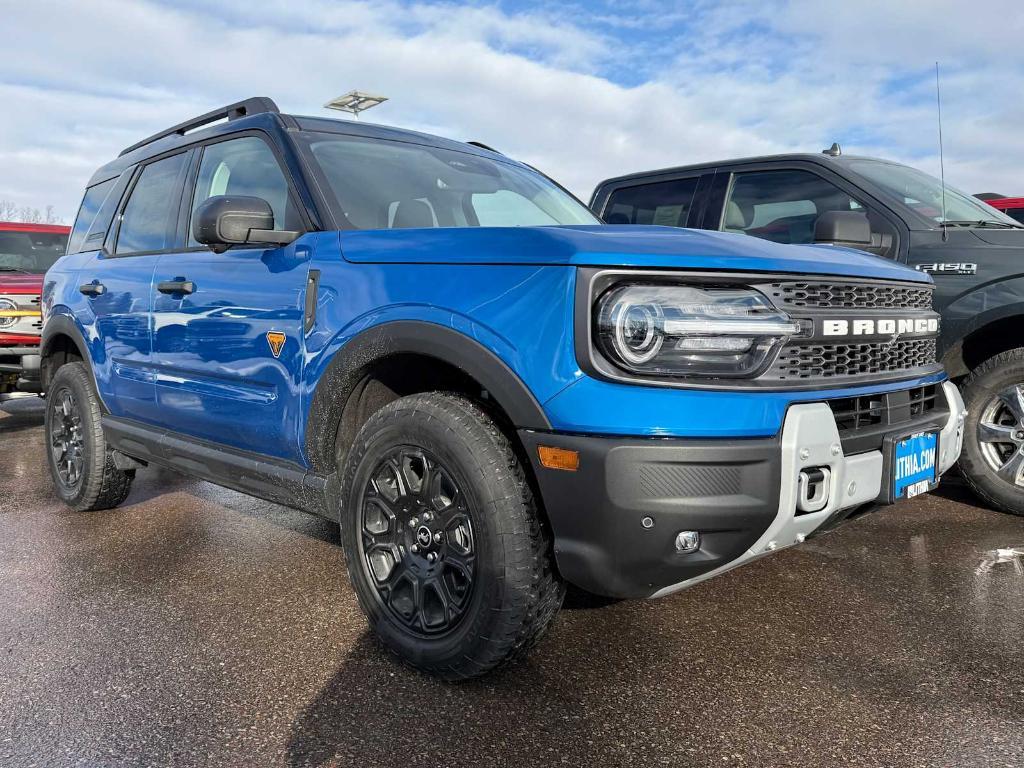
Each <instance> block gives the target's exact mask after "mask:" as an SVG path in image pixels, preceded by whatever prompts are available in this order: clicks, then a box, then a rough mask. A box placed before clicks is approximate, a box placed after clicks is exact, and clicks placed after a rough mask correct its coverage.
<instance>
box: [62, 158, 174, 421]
mask: <svg viewBox="0 0 1024 768" xmlns="http://www.w3.org/2000/svg"><path fill="white" fill-rule="evenodd" d="M188 161H189V153H188V152H187V151H186V152H179V153H177V154H174V155H170V156H168V157H163V158H160V159H157V160H154V161H151V162H148V163H146V164H144V165H141V166H139V167H138V168H137V169H136V170H135V172H134V174H133V175H132V177H131V181H130V184H129V187H128V192H127V195H125V196H124V199H123V200H122V201H121V204H120V206H119V208H118V212H117V215H116V217H115V218H114V221H113V223H112V225H111V227H110V231H109V233H107V234H106V235H103V234H100V233H99V232H91V233H88V234H86V233H85V232H82V233H81V236H82V237H83V238H84V239H83V240H81V245H78V243H77V242H76V243H74V246H75V247H76V248H82V249H83V250H84V249H85V248H88V247H89V246H90V245H93V244H94V245H96V246H99V245H100V244H101V243H102V244H103V248H102V249H101V250H98V251H96V252H95V254H94V255H93V256H92V258H91V259H90V260H89V261H87V262H86V263H85V264H84V265H83V267H82V269H81V270H80V272H79V277H78V282H79V283H80V286H79V291H80V292H81V293H82V294H83V297H84V299H83V301H84V305H85V307H84V311H82V312H80V313H79V317H80V319H81V321H82V323H83V325H84V326H85V331H86V338H87V340H88V342H89V343H90V346H91V349H90V355H91V357H92V364H93V370H94V372H95V375H96V384H97V387H98V388H99V391H100V394H101V396H102V397H103V401H104V403H105V404H106V406H107V408H109V409H110V412H111V413H112V414H113V415H114V416H121V417H125V418H131V419H136V420H141V421H146V422H154V421H155V420H156V418H157V417H156V410H157V406H156V397H155V392H154V388H153V381H154V374H153V369H152V362H153V360H152V327H151V324H150V311H151V309H152V284H153V271H154V269H155V268H156V264H157V261H158V260H159V258H160V254H161V253H164V252H166V251H167V249H168V248H170V247H172V246H173V243H174V237H175V228H176V225H177V219H178V206H179V204H180V200H181V191H182V184H183V180H184V178H185V173H186V170H187V168H188ZM109 183H111V185H112V186H111V189H110V190H109V192H107V193H106V194H108V195H112V196H114V198H113V199H114V200H115V201H116V200H117V199H118V198H117V195H118V185H117V184H115V183H113V182H109ZM100 191H101V192H102V190H100ZM108 199H109V198H108ZM80 215H81V214H80ZM76 229H77V225H76ZM104 238H105V240H104Z"/></svg>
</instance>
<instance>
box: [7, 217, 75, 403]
mask: <svg viewBox="0 0 1024 768" xmlns="http://www.w3.org/2000/svg"><path fill="white" fill-rule="evenodd" d="M70 231H71V230H70V228H69V227H61V226H55V225H52V224H16V223H14V222H8V221H0V397H3V396H5V395H8V394H10V393H11V392H16V391H20V392H39V391H40V383H39V337H40V334H41V333H42V329H43V318H42V315H40V312H39V297H40V294H41V293H42V291H43V275H44V274H45V272H46V270H48V269H49V268H50V266H51V265H52V264H53V263H54V262H55V261H56V260H57V259H59V258H60V257H61V256H63V255H64V251H65V249H66V248H67V243H68V233H69V232H70Z"/></svg>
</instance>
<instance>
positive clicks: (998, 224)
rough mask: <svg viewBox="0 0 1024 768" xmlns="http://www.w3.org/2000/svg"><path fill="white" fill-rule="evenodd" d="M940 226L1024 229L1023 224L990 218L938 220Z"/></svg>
mask: <svg viewBox="0 0 1024 768" xmlns="http://www.w3.org/2000/svg"><path fill="white" fill-rule="evenodd" d="M939 226H942V227H993V228H996V229H1024V225H1021V224H1010V223H1009V222H1006V221H993V220H992V219H977V220H975V221H940V222H939Z"/></svg>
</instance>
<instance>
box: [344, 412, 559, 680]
mask: <svg viewBox="0 0 1024 768" xmlns="http://www.w3.org/2000/svg"><path fill="white" fill-rule="evenodd" d="M342 501H343V504H342V513H341V517H342V520H341V538H342V543H343V545H344V548H345V558H346V561H347V565H348V571H349V576H350V577H351V580H352V585H353V588H354V589H355V593H356V596H357V597H358V599H359V603H360V606H361V607H362V609H363V612H364V613H365V614H366V616H367V619H368V621H369V624H370V627H371V629H373V631H374V632H375V633H376V635H377V636H378V638H379V639H380V640H381V642H382V643H383V644H384V646H385V647H386V648H388V649H389V650H391V651H392V652H394V653H395V654H397V655H398V656H399V657H400V658H401V659H402V660H403V661H405V662H407V663H409V664H411V665H412V666H414V667H416V668H418V669H420V670H423V671H425V672H429V673H431V674H434V675H437V676H439V677H442V678H446V679H464V678H469V677H475V676H477V675H482V674H484V673H486V672H489V671H491V670H492V669H494V668H496V667H498V666H500V665H502V664H504V663H506V662H508V661H510V660H512V659H514V658H517V657H519V656H521V655H523V654H525V653H526V652H527V651H528V650H529V649H530V648H532V647H533V646H534V645H535V644H536V642H537V641H538V640H539V639H540V638H541V637H542V636H543V634H544V632H545V631H546V630H547V629H548V627H549V626H550V624H551V622H552V619H553V618H554V616H555V614H556V613H557V612H558V609H559V608H560V607H561V604H562V599H563V597H564V594H565V588H564V585H563V584H562V582H561V580H560V579H559V578H558V576H557V575H556V573H555V570H554V565H553V559H552V546H551V539H550V536H549V534H548V533H547V530H546V526H545V525H544V523H543V521H542V520H541V518H540V515H539V513H538V509H537V505H536V502H535V500H534V497H533V493H532V491H531V489H530V485H529V483H528V482H527V480H526V477H525V475H524V472H523V468H522V466H521V465H520V463H519V461H518V459H517V458H516V454H515V452H514V451H513V450H512V446H511V445H510V443H509V441H508V439H507V438H506V437H505V435H504V434H503V433H502V432H501V431H500V430H499V429H498V427H497V426H496V425H495V423H494V422H493V421H492V420H491V419H490V418H489V417H488V416H487V414H486V413H484V411H483V410H481V409H480V408H479V407H478V406H476V405H474V404H473V403H472V402H470V401H469V400H467V399H465V398H463V397H459V396H456V395H452V394H445V393H439V392H433V393H426V394H419V395H412V396H409V397H404V398H401V399H400V400H396V401H394V402H392V403H389V404H388V405H386V406H384V407H383V408H381V409H380V410H379V411H377V412H376V413H375V414H374V415H373V416H371V417H370V419H369V420H368V421H367V422H366V424H365V425H363V427H362V429H361V430H360V431H359V434H358V435H357V436H356V439H355V441H354V443H353V445H352V446H351V448H350V450H349V451H348V454H347V457H346V461H345V467H344V472H343V479H342Z"/></svg>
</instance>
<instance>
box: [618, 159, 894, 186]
mask: <svg viewBox="0 0 1024 768" xmlns="http://www.w3.org/2000/svg"><path fill="white" fill-rule="evenodd" d="M854 160H874V161H877V162H882V163H892V161H891V160H885V159H883V158H878V157H869V156H867V155H838V156H836V155H829V154H826V153H824V152H791V153H787V154H781V155H759V156H756V157H734V158H732V159H729V160H716V161H714V162H707V163H695V164H693V165H676V166H672V167H670V168H658V169H655V170H650V171H637V172H635V173H628V174H625V175H623V176H615V177H613V178H610V179H605V180H604V181H602V182H601V183H600V184H599V185H598V186H599V187H603V186H604V185H605V184H609V183H613V182H614V183H618V182H622V181H629V180H630V179H644V178H650V177H651V176H660V175H665V176H671V175H674V174H678V173H688V172H690V171H699V170H704V169H710V168H716V167H719V166H723V165H753V164H755V163H779V162H794V161H800V162H805V163H817V164H818V165H845V164H847V163H849V162H851V161H854Z"/></svg>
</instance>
